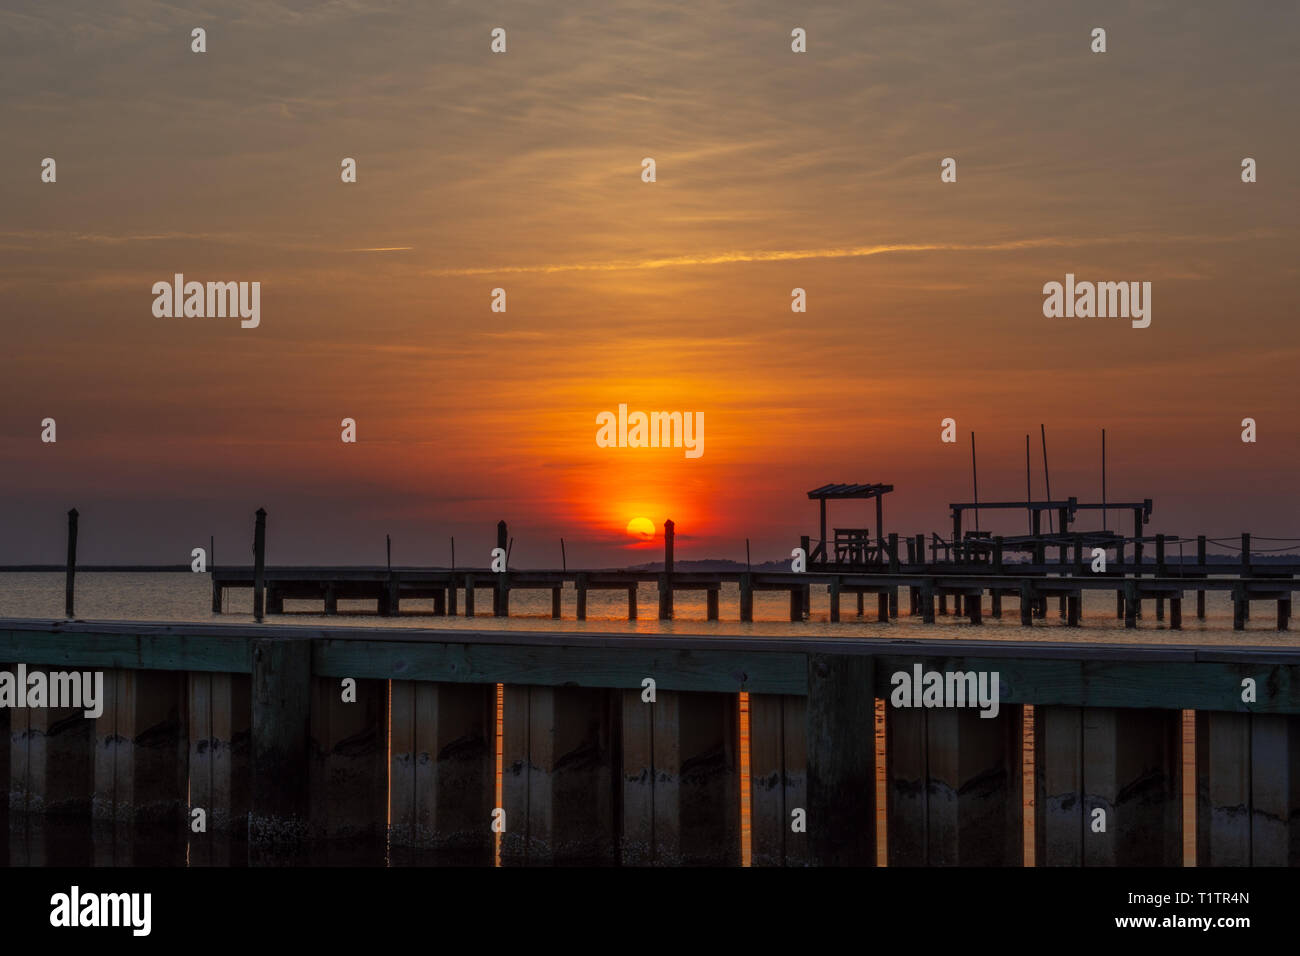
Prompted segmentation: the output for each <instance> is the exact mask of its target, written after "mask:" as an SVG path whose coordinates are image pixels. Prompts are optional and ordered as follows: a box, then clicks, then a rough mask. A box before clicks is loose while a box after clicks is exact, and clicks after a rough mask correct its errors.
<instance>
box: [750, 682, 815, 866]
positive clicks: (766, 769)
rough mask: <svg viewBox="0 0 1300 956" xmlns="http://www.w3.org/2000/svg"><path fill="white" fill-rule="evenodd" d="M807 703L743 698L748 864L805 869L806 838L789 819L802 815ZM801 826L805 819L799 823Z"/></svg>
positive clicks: (786, 697)
mask: <svg viewBox="0 0 1300 956" xmlns="http://www.w3.org/2000/svg"><path fill="white" fill-rule="evenodd" d="M807 715H808V701H807V698H804V697H795V696H793V695H788V694H787V695H776V694H750V695H749V780H750V790H749V792H750V832H751V838H750V846H751V849H750V862H751V864H752V865H753V866H806V865H807V863H808V835H807V832H806V830H804V831H802V832H795V831H794V830H793V829H792V825H793V823H794V817H793V814H794V812H795V811H796V810H802V811H803V812H804V814H805V815H806V814H807V810H808V746H807V738H806V731H807V720H808V716H807ZM805 824H806V820H805Z"/></svg>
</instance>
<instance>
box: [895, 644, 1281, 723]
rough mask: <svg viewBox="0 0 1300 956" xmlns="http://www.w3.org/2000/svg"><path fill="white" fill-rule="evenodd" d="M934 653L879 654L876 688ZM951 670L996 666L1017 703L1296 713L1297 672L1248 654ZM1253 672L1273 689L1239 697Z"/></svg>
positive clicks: (1016, 662) (993, 662) (981, 660)
mask: <svg viewBox="0 0 1300 956" xmlns="http://www.w3.org/2000/svg"><path fill="white" fill-rule="evenodd" d="M918 659H919V660H922V661H925V662H926V667H933V666H935V662H934V661H933V659H931V658H929V657H921V656H920V654H919V653H918V654H917V656H916V657H896V656H893V655H884V656H881V657H878V658H876V660H877V671H876V675H877V677H876V680H877V683H876V693H877V695H878V696H880V697H888V693H889V689H890V687H889V683H888V674H890V673H893V672H894V671H897V670H910V669H911V667H912V665H913V664H914V663H916V662H917V661H918ZM944 666H945V667H947V668H948V669H949V670H962V671H970V670H975V671H980V670H996V671H998V673H999V685H1000V690H1001V693H1002V700H1003V701H1005V702H1008V703H1018V704H1055V705H1061V706H1084V707H1139V708H1140V707H1157V708H1163V709H1171V710H1177V709H1187V710H1218V711H1233V712H1246V711H1247V710H1250V711H1252V712H1255V713H1296V712H1300V670H1298V669H1297V668H1296V667H1294V666H1290V665H1277V664H1272V665H1270V664H1253V663H1249V662H1248V661H1247V660H1244V659H1243V660H1241V661H1237V662H1229V661H1213V660H1202V661H1180V660H1168V661H1166V662H1164V663H1156V662H1155V659H1153V660H1152V661H1151V662H1150V663H1147V662H1138V661H1125V660H1119V661H1105V660H1074V661H1070V660H1033V659H1014V658H1012V659H1009V658H995V657H983V656H980V657H953V658H947V659H945V663H944ZM1246 677H1251V678H1254V679H1255V681H1256V683H1257V685H1258V686H1259V687H1268V688H1270V692H1269V694H1267V695H1262V696H1261V699H1260V700H1259V701H1258V702H1256V703H1251V704H1246V703H1243V702H1242V700H1241V695H1240V691H1241V681H1242V679H1243V678H1246Z"/></svg>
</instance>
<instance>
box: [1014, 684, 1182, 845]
mask: <svg viewBox="0 0 1300 956" xmlns="http://www.w3.org/2000/svg"><path fill="white" fill-rule="evenodd" d="M1034 752H1035V753H1034V761H1035V764H1034V772H1035V788H1036V801H1035V813H1036V822H1035V836H1036V843H1037V847H1036V851H1037V852H1036V856H1035V863H1036V865H1039V866H1181V865H1182V859H1183V838H1182V785H1181V778H1182V715H1181V713H1180V712H1179V711H1177V710H1139V709H1117V708H1099V707H1086V708H1078V707H1055V706H1049V707H1035V708H1034ZM1097 810H1101V811H1103V812H1104V818H1103V817H1100V816H1098V815H1097V814H1096V813H1095V811H1097ZM1103 821H1104V824H1105V830H1104V832H1102V831H1100V830H1098V829H1094V828H1095V827H1097V826H1099V825H1100V824H1101V823H1102V822H1103Z"/></svg>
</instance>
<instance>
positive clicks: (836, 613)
mask: <svg viewBox="0 0 1300 956" xmlns="http://www.w3.org/2000/svg"><path fill="white" fill-rule="evenodd" d="M826 591H827V593H828V595H829V597H830V618H831V623H833V624H838V623H839V620H840V582H839V578H836V579H835V580H834V581H832V582H831V583H830V584H828V585H827V586H826Z"/></svg>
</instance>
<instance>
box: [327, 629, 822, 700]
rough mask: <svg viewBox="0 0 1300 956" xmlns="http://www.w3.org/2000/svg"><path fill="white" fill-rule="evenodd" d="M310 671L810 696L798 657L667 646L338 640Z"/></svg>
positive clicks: (454, 680) (804, 662)
mask: <svg viewBox="0 0 1300 956" xmlns="http://www.w3.org/2000/svg"><path fill="white" fill-rule="evenodd" d="M312 671H313V673H315V674H317V675H318V676H323V677H358V678H360V677H387V678H391V679H393V680H398V679H400V680H426V681H447V682H450V683H471V684H498V683H500V684H538V685H544V686H553V687H559V686H565V687H620V688H636V689H639V688H640V687H641V681H642V680H643V679H645V678H647V677H652V678H654V680H655V686H656V689H658V690H693V691H726V692H737V691H752V692H754V693H759V694H796V695H804V694H807V693H808V679H807V658H806V656H805V655H803V654H789V653H772V652H761V651H759V652H754V651H750V652H745V651H736V652H731V651H697V650H681V649H672V648H654V647H647V648H644V649H643V648H638V647H626V646H624V647H568V646H539V645H520V644H509V645H507V644H443V643H432V642H419V643H416V642H411V641H383V640H366V641H357V640H340V639H326V640H318V641H316V642H315V649H314V653H313V655H312Z"/></svg>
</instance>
